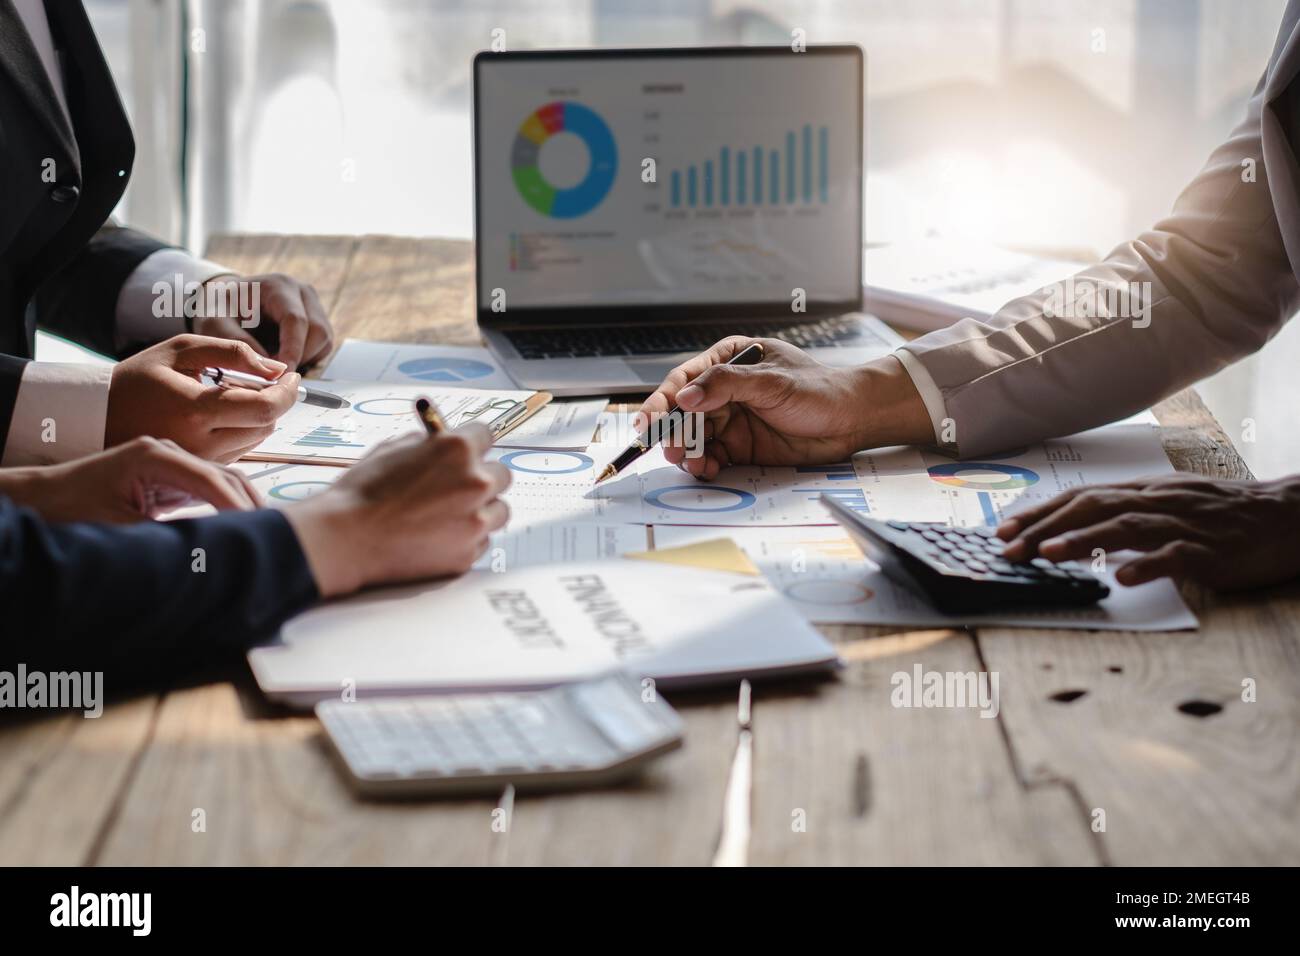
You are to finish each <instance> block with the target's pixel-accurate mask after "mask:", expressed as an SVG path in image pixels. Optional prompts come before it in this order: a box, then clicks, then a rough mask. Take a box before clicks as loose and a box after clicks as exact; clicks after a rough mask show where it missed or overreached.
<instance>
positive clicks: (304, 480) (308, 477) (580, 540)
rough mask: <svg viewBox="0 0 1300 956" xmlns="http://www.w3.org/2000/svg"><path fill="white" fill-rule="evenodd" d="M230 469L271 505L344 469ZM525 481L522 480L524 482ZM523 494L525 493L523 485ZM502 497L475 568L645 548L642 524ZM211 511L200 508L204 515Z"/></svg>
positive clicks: (248, 465) (315, 489)
mask: <svg viewBox="0 0 1300 956" xmlns="http://www.w3.org/2000/svg"><path fill="white" fill-rule="evenodd" d="M235 467H236V468H238V469H239V470H240V471H242V472H244V474H245V475H247V476H248V477H249V479H250V480H251V481H252V483H253V487H254V488H256V489H257V490H258V491H259V492H261V494H262V497H263V498H264V499H265V501H266V504H267V506H268V507H271V508H283V507H285V506H286V505H289V504H292V503H293V502H295V501H303V500H305V499H307V498H310V497H312V496H313V495H318V494H320V493H321V492H322V491H324V490H325V489H327V488H328V487H329V486H330V485H332V484H333V483H334V482H335V481H337V480H338V479H339V478H342V477H343V476H344V475H345V474H347V469H346V468H338V467H335V466H333V465H298V464H287V463H284V462H248V461H244V462H239V463H237V464H236V465H235ZM527 482H528V479H525V481H524V484H525V486H526V485H527ZM524 494H525V496H526V495H527V490H526V489H525V492H524ZM505 500H506V503H507V504H511V510H512V514H511V518H510V523H509V524H508V525H507V526H506V527H505V528H502V529H501V530H500V531H497V532H496V533H494V534H493V535H492V539H491V542H490V544H489V545H488V550H487V552H486V553H485V554H484V555H483V556H482V557H481V558H479V560H478V561H477V562H476V563H475V565H474V567H475V568H478V569H481V570H489V571H506V570H510V569H513V568H520V567H524V566H527V565H535V564H558V563H562V562H570V561H597V560H601V559H605V558H614V557H618V556H619V555H622V554H624V553H625V552H628V551H641V550H644V549H645V547H646V529H645V527H644V526H642V525H636V524H627V523H613V522H596V521H590V522H589V521H555V520H551V518H550V517H548V510H547V509H546V508H531V509H530V508H528V507H527V505H525V506H523V507H517V506H516V505H515V504H514V503H513V502H512V499H511V492H510V491H508V492H506V495H505ZM211 510H212V509H211V508H206V509H205V511H206V512H208V513H210V512H211ZM189 516H190V515H189V514H187V515H186V517H189Z"/></svg>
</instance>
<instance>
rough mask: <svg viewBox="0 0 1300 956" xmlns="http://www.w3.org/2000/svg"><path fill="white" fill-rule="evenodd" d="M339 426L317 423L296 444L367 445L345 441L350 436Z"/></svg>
mask: <svg viewBox="0 0 1300 956" xmlns="http://www.w3.org/2000/svg"><path fill="white" fill-rule="evenodd" d="M350 437H351V436H350V435H347V434H345V433H343V432H341V431H339V430H338V429H337V428H331V427H330V426H329V425H317V426H316V427H315V428H313V429H312V430H311V431H309V432H308V433H307V434H305V435H303V436H302V437H301V438H299V439H298V440H297V441H295V442H294V444H295V445H304V446H306V447H308V448H364V447H365V445H362V444H359V443H358V442H354V441H345V439H347V438H350Z"/></svg>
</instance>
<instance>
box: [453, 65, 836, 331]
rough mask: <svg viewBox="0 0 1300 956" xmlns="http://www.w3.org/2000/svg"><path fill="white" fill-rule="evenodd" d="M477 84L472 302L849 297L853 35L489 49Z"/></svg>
mask: <svg viewBox="0 0 1300 956" xmlns="http://www.w3.org/2000/svg"><path fill="white" fill-rule="evenodd" d="M474 95H475V177H476V183H475V190H476V208H475V218H476V229H477V241H478V248H477V255H478V303H479V311H480V313H484V312H493V311H495V312H501V311H507V312H509V311H514V310H517V309H535V308H569V309H572V308H575V307H614V308H617V309H619V310H624V309H628V308H630V307H636V306H651V307H660V308H659V309H657V310H656V311H662V307H674V306H701V305H723V304H733V305H739V304H747V305H754V306H758V307H760V308H762V307H765V306H766V307H770V309H772V310H773V311H775V310H777V309H782V310H788V309H789V308H790V304H791V302H792V301H793V300H795V299H796V298H798V297H800V296H802V297H803V298H804V300H805V301H806V303H807V305H808V308H809V311H814V310H815V307H816V306H817V305H818V304H832V303H833V304H841V305H844V304H854V303H856V302H857V301H858V299H859V296H860V294H861V279H860V269H861V256H862V249H861V239H862V220H861V217H862V54H861V51H860V50H859V49H858V48H857V47H822V48H813V49H810V50H809V51H808V52H806V53H793V52H791V51H789V50H786V49H780V48H777V49H750V50H745V49H743V48H741V49H735V50H726V51H718V50H696V51H691V50H676V51H655V52H653V53H652V52H649V51H617V52H612V53H611V52H605V53H599V52H597V53H526V54H508V53H507V54H490V53H484V54H480V55H479V57H478V58H477V60H476V61H475V90H474ZM494 306H495V307H494ZM668 311H673V310H672V309H671V308H670V309H669V310H668Z"/></svg>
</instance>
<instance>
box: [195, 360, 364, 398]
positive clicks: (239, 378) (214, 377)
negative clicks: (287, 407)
mask: <svg viewBox="0 0 1300 956" xmlns="http://www.w3.org/2000/svg"><path fill="white" fill-rule="evenodd" d="M201 374H202V376H203V378H204V380H206V381H207V382H208V383H209V384H210V385H215V386H217V388H251V389H256V390H258V391H260V390H261V389H264V388H269V387H270V386H272V385H274V384H275V382H273V381H271V380H270V379H265V378H262V377H261V376H258V375H249V374H248V373H246V372H236V371H233V370H231V369H228V368H205V369H204V370H203V372H202V373H201ZM297 400H298V401H300V402H303V403H304V404H307V405H316V406H318V407H319V408H351V407H352V403H351V402H349V401H348V400H347V399H345V398H340V397H339V396H338V395H334V394H332V393H330V392H325V391H321V390H320V389H318V388H308V387H307V386H305V385H299V386H298V399H297Z"/></svg>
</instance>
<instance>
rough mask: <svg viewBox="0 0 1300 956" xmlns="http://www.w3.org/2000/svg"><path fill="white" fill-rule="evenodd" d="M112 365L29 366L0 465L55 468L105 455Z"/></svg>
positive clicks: (62, 364) (71, 363) (28, 364)
mask: <svg viewBox="0 0 1300 956" xmlns="http://www.w3.org/2000/svg"><path fill="white" fill-rule="evenodd" d="M112 379H113V367H112V366H111V365H87V364H82V363H80V362H28V363H27V365H26V366H25V367H24V368H23V377H22V380H21V381H20V382H19V383H18V400H17V401H16V402H14V413H13V417H12V418H11V419H10V420H9V439H8V441H6V442H5V447H4V457H3V458H0V466H4V467H6V468H9V467H15V466H18V465H53V464H56V463H58V462H61V461H70V460H71V459H73V458H80V457H82V456H83V455H89V454H93V453H94V452H97V451H102V450H103V448H104V425H105V423H106V422H107V421H108V386H109V383H110V382H111V381H112Z"/></svg>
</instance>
